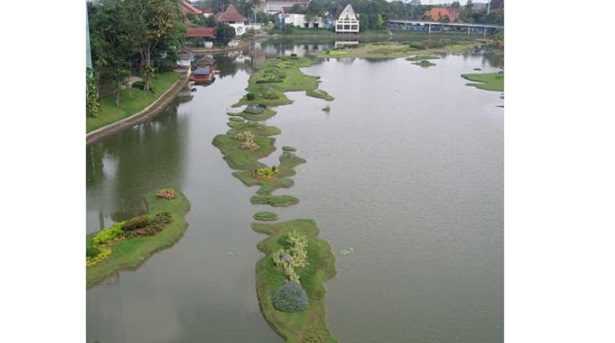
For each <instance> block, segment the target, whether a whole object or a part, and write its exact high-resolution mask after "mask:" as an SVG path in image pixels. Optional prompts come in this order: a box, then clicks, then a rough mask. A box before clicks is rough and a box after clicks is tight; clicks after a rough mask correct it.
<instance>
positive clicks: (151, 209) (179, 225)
mask: <svg viewBox="0 0 615 343" xmlns="http://www.w3.org/2000/svg"><path fill="white" fill-rule="evenodd" d="M145 203H146V205H147V208H148V212H147V214H148V215H150V216H153V215H155V214H156V213H159V212H170V213H171V218H172V222H171V223H170V224H168V226H166V227H165V228H164V229H163V230H162V231H161V232H159V233H157V234H155V235H154V236H148V237H139V238H129V239H124V240H120V241H117V242H115V243H113V244H112V246H111V249H112V253H111V256H109V257H108V258H107V259H105V260H102V261H100V262H98V263H97V264H95V265H93V266H91V267H88V268H87V270H86V277H87V288H90V287H92V286H94V285H96V284H98V283H100V282H102V281H103V280H105V279H106V278H107V277H109V276H111V275H113V274H116V273H118V272H120V271H123V270H135V269H137V268H138V267H139V266H141V265H142V264H143V263H144V262H145V261H146V260H147V259H148V258H149V257H150V256H151V255H153V254H154V253H155V252H157V251H159V250H162V249H165V248H168V247H171V246H172V245H173V244H175V242H177V241H178V240H179V239H180V238H182V236H183V235H184V232H185V231H186V229H187V227H188V222H186V220H185V219H184V216H185V215H186V213H188V211H189V210H190V203H189V202H188V199H186V197H185V196H184V195H183V194H182V193H180V192H178V191H177V190H175V198H174V199H173V200H167V199H160V198H158V197H156V191H153V192H150V193H148V194H147V195H146V196H145ZM94 235H95V233H92V234H90V235H88V236H87V238H86V244H88V245H89V244H90V242H91V239H92V237H93V236H94Z"/></svg>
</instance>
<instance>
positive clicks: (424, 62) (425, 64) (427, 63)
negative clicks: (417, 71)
mask: <svg viewBox="0 0 615 343" xmlns="http://www.w3.org/2000/svg"><path fill="white" fill-rule="evenodd" d="M412 64H416V65H418V66H421V67H424V68H426V67H433V66H435V65H436V64H435V63H432V62H430V61H428V60H421V61H420V62H412Z"/></svg>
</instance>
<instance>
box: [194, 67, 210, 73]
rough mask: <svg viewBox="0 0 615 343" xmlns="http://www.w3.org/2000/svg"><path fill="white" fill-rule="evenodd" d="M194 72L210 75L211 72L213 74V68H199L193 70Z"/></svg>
mask: <svg viewBox="0 0 615 343" xmlns="http://www.w3.org/2000/svg"><path fill="white" fill-rule="evenodd" d="M192 74H194V75H209V74H211V69H209V67H202V68H197V69H196V70H195V71H193V72H192Z"/></svg>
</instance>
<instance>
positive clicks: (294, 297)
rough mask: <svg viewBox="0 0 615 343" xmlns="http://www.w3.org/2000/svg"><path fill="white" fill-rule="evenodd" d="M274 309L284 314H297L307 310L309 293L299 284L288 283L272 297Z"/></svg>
mask: <svg viewBox="0 0 615 343" xmlns="http://www.w3.org/2000/svg"><path fill="white" fill-rule="evenodd" d="M271 300H272V302H273V307H274V308H275V309H276V310H278V311H282V312H287V313H295V312H301V311H304V310H305V309H307V307H308V305H309V302H308V298H307V293H305V290H304V289H303V287H302V286H301V284H299V283H297V282H287V283H285V284H283V285H282V286H280V287H279V288H278V289H276V290H275V292H274V293H273V297H272V299H271Z"/></svg>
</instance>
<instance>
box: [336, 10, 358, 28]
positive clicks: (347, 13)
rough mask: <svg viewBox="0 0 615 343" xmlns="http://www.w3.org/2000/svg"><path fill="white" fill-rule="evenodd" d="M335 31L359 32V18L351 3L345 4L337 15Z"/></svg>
mask: <svg viewBox="0 0 615 343" xmlns="http://www.w3.org/2000/svg"><path fill="white" fill-rule="evenodd" d="M335 33H359V19H358V18H357V15H356V14H355V13H354V10H353V9H352V6H351V5H347V6H346V7H345V8H344V10H342V12H340V14H339V16H338V17H337V20H336V21H335Z"/></svg>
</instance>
